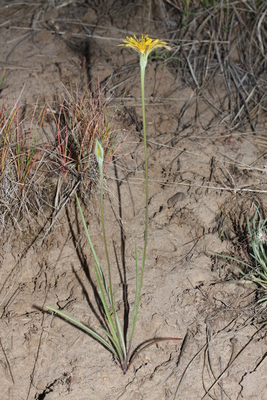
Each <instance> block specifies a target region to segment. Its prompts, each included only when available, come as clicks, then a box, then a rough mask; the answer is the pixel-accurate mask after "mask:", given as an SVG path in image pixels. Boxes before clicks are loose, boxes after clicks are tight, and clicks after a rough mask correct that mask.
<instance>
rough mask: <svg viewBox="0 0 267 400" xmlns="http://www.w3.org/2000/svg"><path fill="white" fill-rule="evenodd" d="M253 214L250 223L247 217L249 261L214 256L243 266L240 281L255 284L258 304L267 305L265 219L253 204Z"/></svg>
mask: <svg viewBox="0 0 267 400" xmlns="http://www.w3.org/2000/svg"><path fill="white" fill-rule="evenodd" d="M254 207H255V213H254V216H253V219H252V223H251V222H250V218H249V216H247V233H248V246H250V253H249V256H250V261H243V260H240V259H238V258H236V257H231V256H226V255H222V254H216V255H217V256H219V257H222V258H226V259H228V260H232V261H235V262H236V263H238V264H240V265H242V266H243V268H241V269H239V272H240V274H241V276H242V278H241V280H246V281H250V282H253V283H255V284H256V285H257V286H258V288H259V289H260V290H259V294H260V295H261V296H260V298H259V300H258V303H263V304H264V305H266V304H267V218H265V219H264V218H263V217H262V214H261V212H260V209H259V207H258V206H256V205H255V204H254Z"/></svg>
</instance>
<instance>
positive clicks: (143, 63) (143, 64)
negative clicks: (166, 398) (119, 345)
mask: <svg viewBox="0 0 267 400" xmlns="http://www.w3.org/2000/svg"><path fill="white" fill-rule="evenodd" d="M146 61H147V60H144V59H143V58H142V56H141V58H140V74H141V92H142V113H143V134H144V150H145V174H146V215H145V234H144V247H143V257H142V266H141V274H140V279H139V277H138V276H136V279H138V280H139V284H138V292H137V293H136V297H135V307H134V315H133V320H132V327H131V333H130V342H129V348H128V356H129V354H130V348H131V343H132V338H133V334H134V329H135V324H136V319H137V314H138V308H139V302H140V295H141V289H142V282H143V275H144V269H145V261H146V247H147V229H148V161H147V144H146V115H145V69H146Z"/></svg>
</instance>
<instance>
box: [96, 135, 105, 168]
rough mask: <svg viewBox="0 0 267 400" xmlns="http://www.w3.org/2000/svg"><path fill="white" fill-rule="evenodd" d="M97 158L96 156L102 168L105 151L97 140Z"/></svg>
mask: <svg viewBox="0 0 267 400" xmlns="http://www.w3.org/2000/svg"><path fill="white" fill-rule="evenodd" d="M95 156H96V159H97V162H98V165H99V168H100V167H102V165H103V161H104V150H103V147H102V146H101V144H100V143H99V141H98V140H97V139H96V144H95Z"/></svg>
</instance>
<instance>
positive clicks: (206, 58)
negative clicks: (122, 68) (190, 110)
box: [161, 0, 267, 132]
mask: <svg viewBox="0 0 267 400" xmlns="http://www.w3.org/2000/svg"><path fill="white" fill-rule="evenodd" d="M161 3H162V2H161ZM167 5H168V7H167ZM161 10H162V13H163V14H162V15H163V18H164V20H165V23H166V25H167V26H168V25H169V22H167V21H169V20H171V21H173V22H174V21H175V19H174V16H175V18H176V32H175V34H174V33H172V41H173V44H174V46H173V50H174V52H175V54H176V55H177V56H178V57H179V59H180V61H179V66H180V68H181V71H182V74H183V80H184V81H185V82H186V84H187V85H188V86H190V87H191V88H193V89H194V90H197V96H196V98H195V99H194V103H195V108H196V112H195V114H196V116H197V117H198V108H199V104H200V103H199V102H200V101H202V100H204V101H207V99H208V98H209V97H211V96H212V103H213V105H214V107H213V108H214V110H215V109H216V108H217V110H218V111H217V116H218V117H220V115H223V119H222V122H223V123H224V124H227V125H228V127H229V128H230V129H236V128H238V127H239V126H241V127H243V129H245V128H246V125H247V124H249V126H250V128H251V129H252V131H253V132H255V131H256V125H257V124H258V123H259V115H260V114H261V113H263V112H266V108H267V107H266V91H267V74H266V55H265V54H266V48H267V23H266V18H265V16H266V13H267V5H266V2H265V1H263V0H261V1H259V2H257V4H255V2H253V1H252V0H249V1H246V2H242V1H237V2H231V1H226V2H225V1H218V2H215V3H213V4H212V5H211V3H210V2H208V1H205V0H203V1H193V2H190V3H189V2H188V3H187V2H186V1H184V2H183V1H182V2H181V1H178V0H173V1H168V0H166V7H161ZM167 10H168V11H167ZM163 11H164V12H163ZM177 13H178V15H177ZM192 38H197V40H192ZM168 65H169V67H170V68H172V62H170V63H169V64H168ZM215 82H216V85H215ZM216 86H217V87H220V90H219V91H217V92H216V93H215V92H214V87H216ZM198 118H201V114H200V116H199V117H198Z"/></svg>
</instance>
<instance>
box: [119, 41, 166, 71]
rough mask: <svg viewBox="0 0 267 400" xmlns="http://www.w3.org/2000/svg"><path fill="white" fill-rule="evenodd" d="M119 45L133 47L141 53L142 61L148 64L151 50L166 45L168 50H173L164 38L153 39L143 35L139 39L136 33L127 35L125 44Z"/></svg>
mask: <svg viewBox="0 0 267 400" xmlns="http://www.w3.org/2000/svg"><path fill="white" fill-rule="evenodd" d="M119 46H125V47H131V48H132V49H133V50H135V51H137V53H139V55H140V62H141V63H142V61H143V62H144V64H145V65H146V62H147V57H148V55H149V54H150V53H151V51H153V50H155V49H157V48H158V47H164V48H165V49H167V50H171V47H170V46H167V43H166V42H163V41H162V40H159V39H156V40H153V39H151V38H150V37H149V36H148V35H145V36H144V35H142V37H140V38H139V39H137V37H136V36H135V35H134V37H128V36H126V40H124V41H123V44H119Z"/></svg>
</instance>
